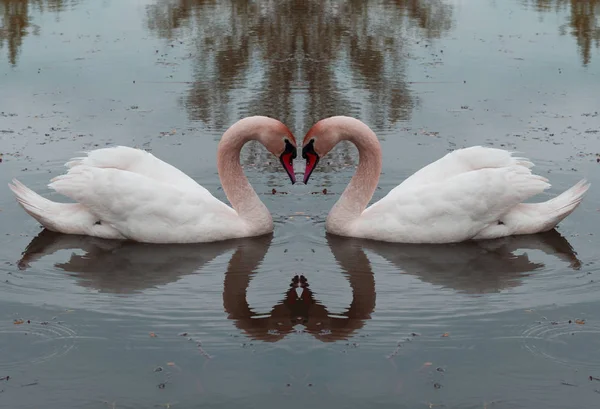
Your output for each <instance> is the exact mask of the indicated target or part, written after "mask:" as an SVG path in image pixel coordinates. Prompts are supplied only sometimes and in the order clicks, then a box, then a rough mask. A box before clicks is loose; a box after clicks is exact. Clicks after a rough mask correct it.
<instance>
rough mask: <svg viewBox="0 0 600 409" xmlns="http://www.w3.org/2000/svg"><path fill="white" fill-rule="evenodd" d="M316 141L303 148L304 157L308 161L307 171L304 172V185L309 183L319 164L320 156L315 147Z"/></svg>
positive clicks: (312, 140) (311, 141)
mask: <svg viewBox="0 0 600 409" xmlns="http://www.w3.org/2000/svg"><path fill="white" fill-rule="evenodd" d="M314 143H315V140H314V139H311V140H310V142H308V143H307V144H306V145H304V146H303V147H302V157H303V158H304V159H306V170H305V171H304V184H307V183H308V179H310V175H311V174H312V172H313V170H315V167H317V163H319V155H318V154H317V152H315V147H314Z"/></svg>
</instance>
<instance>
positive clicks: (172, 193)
mask: <svg viewBox="0 0 600 409" xmlns="http://www.w3.org/2000/svg"><path fill="white" fill-rule="evenodd" d="M49 187H50V188H52V189H54V190H56V191H57V192H59V193H61V194H63V195H65V196H67V197H69V198H71V199H73V200H75V201H77V202H78V203H81V204H82V205H84V206H85V207H86V208H88V209H89V210H90V212H92V213H93V214H94V215H96V216H97V217H98V222H97V223H100V224H109V225H110V226H112V227H113V228H114V229H116V230H118V231H119V232H120V233H121V234H122V235H123V236H124V237H126V238H128V239H131V240H135V241H139V242H147V243H191V242H206V241H217V240H225V239H229V238H234V237H241V236H244V235H245V234H246V232H247V226H246V223H245V222H244V221H243V220H242V219H241V218H240V217H239V216H238V214H237V212H236V211H235V210H233V209H232V208H231V207H229V206H227V205H226V204H225V203H223V202H221V201H220V200H218V199H217V198H215V197H214V196H213V195H211V194H210V192H208V191H207V190H206V189H204V190H200V189H195V190H191V189H184V188H182V187H181V186H174V185H171V184H169V183H165V182H161V181H158V180H156V179H153V178H150V177H147V176H145V175H142V174H139V173H134V172H131V171H125V170H120V169H114V168H98V167H92V166H86V165H83V164H82V165H78V166H74V167H72V168H71V169H70V170H69V171H68V172H67V173H66V174H65V175H61V176H58V177H56V178H54V179H52V181H51V183H50V185H49Z"/></svg>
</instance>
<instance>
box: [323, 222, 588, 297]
mask: <svg viewBox="0 0 600 409" xmlns="http://www.w3.org/2000/svg"><path fill="white" fill-rule="evenodd" d="M327 241H328V243H329V246H330V247H331V250H332V252H333V254H334V256H335V258H336V260H337V261H338V263H340V264H341V265H342V267H343V268H344V269H345V270H346V271H348V269H351V270H356V269H357V268H365V267H363V266H364V265H365V263H364V262H362V263H359V264H356V263H355V262H354V261H353V260H354V259H356V258H357V257H359V256H358V255H357V253H363V251H364V250H367V251H370V252H373V253H375V254H377V255H379V256H380V257H382V258H384V259H385V260H386V261H388V262H389V263H391V264H392V265H393V266H394V267H395V268H397V269H398V270H399V271H400V272H402V273H406V274H410V275H412V276H415V277H416V278H418V279H419V280H421V281H423V282H427V283H430V284H433V285H436V286H441V287H445V288H451V289H453V290H455V291H458V292H464V293H473V294H483V293H494V292H499V291H501V290H503V289H507V288H511V287H517V286H519V285H521V283H522V279H523V278H525V277H527V276H529V275H530V274H531V273H533V272H534V271H537V270H540V269H542V268H544V267H545V264H544V263H543V262H540V261H538V262H535V261H532V260H531V259H530V256H529V254H528V253H527V252H526V251H527V250H530V251H531V250H537V251H541V252H543V253H545V254H547V255H549V256H553V257H555V258H557V259H559V260H562V261H564V262H566V263H569V266H570V268H571V269H573V270H579V268H580V267H581V261H580V260H579V259H578V258H577V253H576V252H575V251H574V250H573V247H572V246H571V244H570V243H569V242H568V241H567V239H565V238H564V237H563V236H561V235H560V233H558V232H557V231H556V230H551V231H549V232H546V233H541V234H535V235H524V236H512V237H506V238H502V239H497V240H481V241H470V242H463V243H457V244H439V245H437V244H428V245H422V244H395V243H385V242H378V241H372V240H360V239H348V238H341V237H339V236H333V235H328V236H327ZM363 254H364V253H363ZM359 266H360V267H359ZM369 271H370V268H369Z"/></svg>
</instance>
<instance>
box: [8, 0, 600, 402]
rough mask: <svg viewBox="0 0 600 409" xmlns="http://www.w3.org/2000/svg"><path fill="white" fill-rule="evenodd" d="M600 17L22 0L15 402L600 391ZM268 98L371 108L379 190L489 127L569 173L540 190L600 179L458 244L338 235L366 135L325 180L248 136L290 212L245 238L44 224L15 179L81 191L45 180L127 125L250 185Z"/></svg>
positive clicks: (199, 169)
mask: <svg viewBox="0 0 600 409" xmlns="http://www.w3.org/2000/svg"><path fill="white" fill-rule="evenodd" d="M599 16H600V1H598V0H588V1H583V0H570V1H567V0H529V1H528V0H505V1H493V0H454V1H451V0H447V1H446V0H430V1H425V0H423V1H419V0H413V1H401V0H396V1H391V0H385V1H384V0H381V1H352V0H348V1H343V0H338V1H334V0H327V1H316V0H314V1H313V0H289V1H285V0H283V1H267V0H264V1H261V0H257V1H253V2H245V1H233V0H230V1H226V0H223V1H208V0H207V1H202V0H121V1H117V0H102V1H92V0H63V1H61V0H31V1H26V0H0V153H2V162H1V163H0V233H1V235H0V407H2V408H11V409H14V408H45V409H54V408H56V409H65V408H100V409H101V408H153V407H165V408H169V407H174V408H176V409H179V408H181V409H184V408H196V407H205V408H231V407H236V406H237V407H244V408H280V407H294V408H295V407H298V408H304V407H307V406H308V407H315V408H317V407H318V408H334V407H340V408H438V407H439V408H441V407H444V408H490V409H491V408H498V409H504V408H557V409H558V408H560V409H565V408H592V407H596V406H597V405H598V402H600V315H599V314H598V311H600V266H599V264H598V261H599V260H600V256H599V252H598V244H599V241H598V234H599V233H600V221H599V215H600V213H599V210H600V204H599V202H600V176H599V175H600V172H599V170H600V163H598V158H599V156H598V155H599V154H600V140H599V137H600V114H599V111H600V103H599V101H600V100H599V95H600V49H599V44H600V17H599ZM256 114H260V115H268V116H273V117H275V118H278V119H280V120H282V121H283V122H284V123H286V124H287V125H288V126H289V127H290V129H291V130H292V131H293V132H294V133H295V134H296V138H297V139H299V140H301V138H302V137H303V135H304V133H305V132H306V131H307V130H308V129H309V128H310V126H311V125H312V124H314V123H315V122H316V121H317V120H319V119H320V118H323V117H326V116H330V115H333V114H344V115H351V116H354V117H357V118H360V119H361V120H363V121H364V122H366V123H367V124H368V125H369V126H371V127H372V128H373V130H375V131H376V133H377V134H378V136H379V138H380V140H381V143H382V146H383V152H384V164H383V174H382V176H381V181H380V188H379V189H378V190H377V192H376V194H375V197H374V200H377V199H379V198H381V197H382V196H384V195H385V194H386V193H387V192H388V191H389V190H390V189H392V188H393V187H394V186H396V185H397V184H398V183H400V181H402V180H403V179H404V178H406V177H407V176H409V175H410V174H412V173H413V172H414V171H415V170H417V169H419V168H420V167H422V166H424V165H425V164H427V163H429V162H431V161H434V160H436V159H437V158H439V157H441V156H442V155H444V154H445V153H446V152H448V151H449V150H451V149H454V148H460V147H466V146H470V145H475V144H483V145H487V146H495V147H504V148H506V149H510V150H517V151H520V152H522V154H523V156H526V157H529V158H530V159H531V160H533V161H534V162H535V163H536V165H537V166H536V168H534V169H535V171H536V172H537V173H539V174H542V175H544V176H547V177H548V178H550V180H551V182H552V184H553V186H552V188H551V189H549V190H548V191H547V192H546V193H545V194H544V195H540V197H539V198H538V199H537V200H544V199H547V198H549V197H551V196H554V195H556V194H558V193H560V192H561V191H563V190H565V189H566V188H568V187H569V186H571V185H573V184H574V183H576V182H577V181H578V180H579V179H581V178H587V179H589V180H590V181H591V183H592V187H591V189H590V191H589V192H588V194H587V196H586V198H585V200H584V201H583V203H582V205H581V206H580V207H579V208H578V209H577V210H576V212H575V213H574V214H572V215H571V216H570V217H568V218H567V219H566V220H564V221H563V222H562V223H561V224H560V226H559V228H558V229H557V230H556V231H552V232H550V233H547V234H543V235H535V236H524V237H518V238H510V239H503V240H497V241H487V242H479V243H467V244H459V245H446V246H414V245H413V246H406V245H392V244H385V243H377V242H368V241H359V240H350V239H343V238H339V237H335V236H330V235H326V234H325V231H324V220H325V217H326V215H327V213H328V211H329V209H330V208H331V206H332V205H333V203H334V202H335V201H336V200H337V198H338V197H339V194H340V193H341V192H342V190H343V189H344V187H345V186H346V184H347V183H348V181H349V180H350V177H351V175H352V173H353V172H354V166H355V165H356V159H357V157H356V156H357V155H356V149H355V148H353V147H352V146H350V145H341V146H340V147H338V148H336V150H335V151H334V152H332V154H330V155H329V156H328V159H327V160H323V161H322V162H321V164H320V165H319V168H318V169H317V171H316V172H315V173H314V175H313V176H312V178H311V181H310V182H309V185H307V186H305V185H303V184H297V185H294V186H292V185H290V184H289V180H288V178H287V176H286V175H285V173H284V172H283V170H282V169H280V166H279V163H278V161H277V159H276V158H274V157H272V156H271V155H269V154H267V153H266V152H265V150H264V149H262V147H259V146H256V145H253V144H250V145H248V146H247V147H246V148H245V149H244V151H243V158H242V162H243V164H244V166H245V169H246V172H247V175H248V177H249V179H250V181H251V183H252V184H253V186H254V187H255V189H256V190H257V192H258V193H259V195H260V197H261V198H262V200H263V201H264V202H265V204H266V205H267V207H268V208H269V209H270V211H271V212H272V214H273V217H274V220H275V223H276V228H275V231H274V233H273V235H272V236H266V237H260V238H253V239H247V240H239V241H231V242H225V243H213V244H207V245H178V246H176V245H173V246H170V245H164V246H162V245H161V246H150V245H143V244H134V243H122V242H111V241H102V240H98V239H93V238H84V237H75V236H64V235H58V234H52V233H49V232H46V231H44V232H41V229H40V226H39V225H38V224H37V223H36V222H35V221H34V220H33V219H32V218H30V217H29V216H28V215H26V214H25V212H24V211H23V210H22V209H21V208H20V207H18V205H17V204H16V202H15V200H14V198H13V196H12V194H11V192H10V191H9V189H8V188H7V183H8V182H9V181H10V180H11V179H12V178H14V177H16V178H18V179H19V180H21V181H22V182H23V183H25V184H27V185H28V186H30V187H31V188H33V189H35V190H36V191H38V192H40V193H41V194H43V195H45V196H47V197H49V198H51V199H55V200H59V201H61V200H64V199H63V198H62V197H60V196H59V195H57V194H55V193H53V192H52V191H50V190H49V189H48V188H47V187H46V184H47V183H48V181H49V179H50V178H51V177H53V176H56V175H58V174H60V173H62V172H63V171H64V167H63V164H64V163H65V162H66V161H67V160H68V159H69V158H71V157H73V156H77V155H78V153H79V152H80V151H83V150H89V149H93V148H96V147H102V146H108V145H114V144H122V145H129V146H136V147H140V148H144V149H147V150H150V151H152V152H153V153H154V154H155V155H156V156H158V157H159V158H161V159H164V160H166V161H168V162H170V163H172V164H173V165H175V166H177V167H179V168H180V169H181V170H183V171H184V172H186V173H187V174H189V175H190V176H192V177H193V178H194V179H195V180H197V181H198V182H199V183H200V184H202V185H203V186H205V187H206V188H207V189H209V190H210V191H211V192H213V193H214V194H215V195H216V196H217V197H218V198H219V199H221V200H226V199H225V195H224V194H223V191H222V190H221V188H220V183H219V180H218V177H217V174H216V163H215V162H216V161H215V152H216V146H217V143H218V140H219V138H220V136H221V134H222V133H223V132H224V130H225V129H226V128H227V127H228V126H229V125H231V124H232V123H233V122H235V121H236V120H237V119H239V118H241V117H244V116H247V115H256ZM296 166H297V171H298V173H299V174H301V173H302V171H303V162H302V161H298V162H297V164H296ZM273 189H275V193H273ZM323 189H327V194H323V193H322V191H323ZM294 280H297V281H303V282H306V283H307V284H308V287H307V288H308V289H309V290H310V291H309V292H306V293H305V294H306V297H305V299H304V300H302V301H298V300H296V298H295V296H294V294H295V293H294V294H291V295H290V294H288V291H289V290H290V288H291V287H290V284H292V282H293V281H294ZM20 320H23V323H20V322H21V321H20ZM7 376H8V377H9V379H6V378H5V377H7ZM590 376H592V378H590ZM595 377H598V379H595Z"/></svg>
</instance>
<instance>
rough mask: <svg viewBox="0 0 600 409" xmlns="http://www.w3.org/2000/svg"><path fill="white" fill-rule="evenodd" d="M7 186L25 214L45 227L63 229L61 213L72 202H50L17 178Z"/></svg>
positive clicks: (59, 230) (54, 229)
mask: <svg viewBox="0 0 600 409" xmlns="http://www.w3.org/2000/svg"><path fill="white" fill-rule="evenodd" d="M8 187H9V188H10V190H12V191H13V193H14V194H15V197H16V198H17V202H19V204H20V205H21V207H22V208H23V209H24V210H25V212H27V214H29V215H30V216H31V217H33V218H34V219H35V220H37V221H38V222H39V223H40V224H41V225H42V226H44V227H45V228H46V229H48V230H51V231H55V232H62V230H63V229H62V228H61V226H62V225H63V224H64V223H63V222H64V220H62V217H61V215H63V214H64V213H65V210H67V211H68V209H69V207H70V206H73V204H70V203H56V202H52V201H50V200H48V199H46V198H44V197H42V196H40V195H39V194H37V193H35V192H34V191H33V190H31V189H29V188H28V187H27V186H25V185H24V184H22V183H21V182H19V181H18V180H17V179H13V181H12V183H9V184H8Z"/></svg>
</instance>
